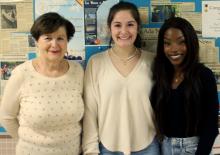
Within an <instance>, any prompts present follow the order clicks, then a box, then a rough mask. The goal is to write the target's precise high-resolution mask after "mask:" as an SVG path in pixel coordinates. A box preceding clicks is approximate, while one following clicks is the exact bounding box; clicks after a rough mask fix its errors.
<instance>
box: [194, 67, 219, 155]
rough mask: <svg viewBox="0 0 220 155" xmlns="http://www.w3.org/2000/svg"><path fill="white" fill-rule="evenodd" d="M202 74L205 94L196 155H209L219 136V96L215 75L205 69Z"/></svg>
mask: <svg viewBox="0 0 220 155" xmlns="http://www.w3.org/2000/svg"><path fill="white" fill-rule="evenodd" d="M205 70H206V71H205V72H203V73H202V75H201V76H202V84H203V89H204V94H203V98H202V102H203V103H202V104H203V105H202V106H203V108H202V109H203V120H202V125H201V129H202V130H201V132H200V139H199V143H198V148H197V151H196V155H209V153H210V152H211V150H212V146H213V143H214V141H215V138H216V136H217V135H218V95H217V87H216V81H215V78H214V75H213V73H212V71H211V70H209V69H207V68H206V69H205Z"/></svg>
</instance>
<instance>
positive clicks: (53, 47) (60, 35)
mask: <svg viewBox="0 0 220 155" xmlns="http://www.w3.org/2000/svg"><path fill="white" fill-rule="evenodd" d="M67 43H68V40H67V34H66V29H65V27H63V26H62V27H59V28H58V29H57V30H56V31H55V32H53V33H49V34H43V35H41V36H40V37H39V39H38V40H37V43H36V44H37V47H38V50H39V52H40V56H41V57H43V58H44V59H46V60H47V61H59V60H62V59H63V57H64V54H65V53H66V52H67Z"/></svg>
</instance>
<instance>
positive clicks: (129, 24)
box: [110, 10, 138, 48]
mask: <svg viewBox="0 0 220 155" xmlns="http://www.w3.org/2000/svg"><path fill="white" fill-rule="evenodd" d="M110 31H111V35H112V39H113V40H114V43H115V45H116V46H119V47H121V48H123V47H129V46H134V42H135V39H136V37H137V33H138V24H137V22H136V21H135V19H134V18H133V16H132V15H131V13H130V11H129V10H123V11H119V12H117V13H116V14H115V16H114V18H113V20H112V22H111V27H110Z"/></svg>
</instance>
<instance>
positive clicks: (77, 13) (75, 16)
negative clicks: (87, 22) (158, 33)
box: [34, 0, 85, 59]
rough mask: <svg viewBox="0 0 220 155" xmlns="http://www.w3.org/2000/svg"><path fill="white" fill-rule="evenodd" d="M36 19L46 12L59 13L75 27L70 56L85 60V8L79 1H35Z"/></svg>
mask: <svg viewBox="0 0 220 155" xmlns="http://www.w3.org/2000/svg"><path fill="white" fill-rule="evenodd" d="M34 7H35V13H34V15H35V19H36V18H37V17H38V16H40V15H41V14H43V13H46V12H49V11H50V12H58V13H59V14H60V15H62V16H64V17H65V18H66V19H68V20H70V21H71V22H72V23H73V25H74V26H75V29H76V32H75V34H74V37H73V38H72V40H70V42H69V44H68V54H69V55H74V56H79V57H82V59H84V58H85V56H84V54H85V38H84V8H83V5H82V2H81V1H79V0H50V1H44V0H35V2H34Z"/></svg>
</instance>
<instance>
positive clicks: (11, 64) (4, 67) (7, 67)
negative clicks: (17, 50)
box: [0, 61, 23, 80]
mask: <svg viewBox="0 0 220 155" xmlns="http://www.w3.org/2000/svg"><path fill="white" fill-rule="evenodd" d="M0 63H1V68H0V74H1V80H8V79H9V77H10V76H11V72H12V70H13V69H14V68H15V67H16V66H18V65H19V64H21V63H23V61H2V62H0Z"/></svg>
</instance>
